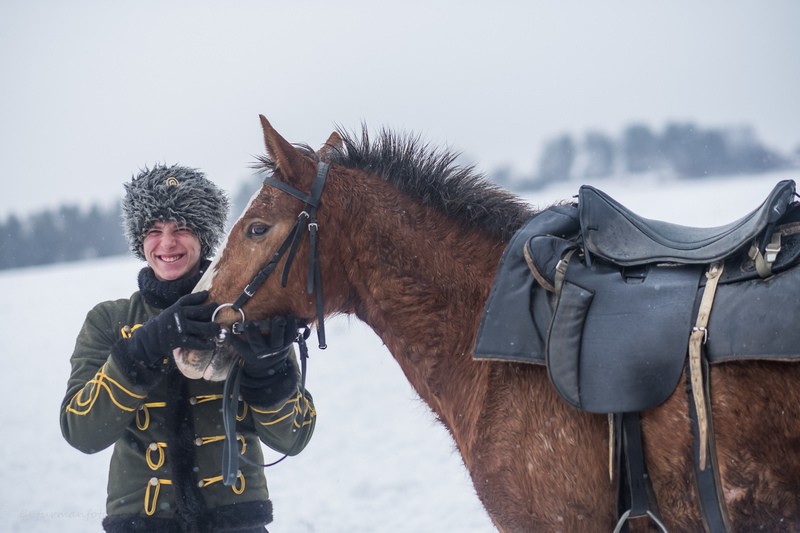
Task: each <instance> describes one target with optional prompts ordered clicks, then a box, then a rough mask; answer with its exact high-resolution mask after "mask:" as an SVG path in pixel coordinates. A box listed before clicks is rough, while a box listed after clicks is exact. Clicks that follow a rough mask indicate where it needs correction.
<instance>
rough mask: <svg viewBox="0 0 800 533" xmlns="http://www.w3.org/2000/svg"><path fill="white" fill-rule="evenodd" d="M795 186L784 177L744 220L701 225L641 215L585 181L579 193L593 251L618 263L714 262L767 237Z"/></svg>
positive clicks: (583, 225)
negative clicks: (675, 222)
mask: <svg viewBox="0 0 800 533" xmlns="http://www.w3.org/2000/svg"><path fill="white" fill-rule="evenodd" d="M794 191H795V182H794V181H793V180H784V181H781V182H779V183H778V184H777V185H776V186H775V187H774V188H773V190H772V192H771V193H770V195H769V196H768V197H767V199H766V200H764V202H762V204H761V205H760V206H759V207H758V208H756V209H755V210H753V211H752V212H750V213H749V214H747V215H746V216H744V217H742V218H740V219H739V220H736V221H734V222H731V223H730V224H726V225H724V226H719V227H713V228H695V227H689V226H682V225H679V224H672V223H669V222H662V221H658V220H651V219H647V218H644V217H641V216H639V215H637V214H635V213H633V212H632V211H630V210H629V209H627V208H626V207H625V206H623V205H622V204H620V203H619V202H617V201H616V200H614V199H613V198H611V197H610V196H608V195H607V194H606V193H604V192H602V191H600V190H598V189H595V188H594V187H591V186H588V185H584V186H582V187H581V188H580V190H579V193H578V205H579V211H580V220H581V231H582V234H583V239H584V243H585V247H586V249H587V251H588V253H590V254H594V255H596V256H598V257H602V258H604V259H606V260H608V261H611V262H613V263H616V264H618V265H639V264H645V263H651V262H675V263H683V264H709V263H712V262H715V261H719V260H722V259H724V258H726V257H729V256H731V255H733V254H735V253H736V252H738V251H741V250H742V249H743V248H746V247H748V246H749V245H750V244H751V243H752V242H753V241H754V239H756V238H757V237H759V236H761V235H762V234H763V232H764V230H765V229H766V228H767V227H768V226H770V225H771V224H774V223H775V222H777V220H778V219H779V218H781V216H783V214H784V213H786V211H787V209H788V207H789V205H790V203H791V202H792V200H793V197H794ZM768 237H769V236H767V238H768ZM758 244H759V245H761V244H762V243H760V242H759V243H758Z"/></svg>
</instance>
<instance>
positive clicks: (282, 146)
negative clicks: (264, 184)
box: [259, 115, 307, 181]
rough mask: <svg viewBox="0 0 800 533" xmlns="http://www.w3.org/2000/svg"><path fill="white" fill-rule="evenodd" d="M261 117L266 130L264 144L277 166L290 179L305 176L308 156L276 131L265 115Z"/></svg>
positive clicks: (262, 125) (293, 179)
mask: <svg viewBox="0 0 800 533" xmlns="http://www.w3.org/2000/svg"><path fill="white" fill-rule="evenodd" d="M259 118H260V119H261V127H262V129H263V130H264V144H265V145H266V147H267V153H268V154H269V155H270V157H272V160H273V161H275V166H276V168H277V169H278V170H280V171H281V174H282V175H283V176H284V177H285V178H286V179H288V180H289V181H296V180H298V179H299V178H301V177H302V176H303V171H304V169H305V166H306V164H307V160H306V158H305V157H304V156H303V155H302V154H300V153H299V152H298V151H297V150H295V148H294V146H292V145H291V144H290V143H289V141H287V140H286V139H284V138H283V137H281V136H280V134H279V133H278V132H277V131H275V128H273V127H272V124H270V123H269V121H268V120H267V118H266V117H265V116H264V115H259Z"/></svg>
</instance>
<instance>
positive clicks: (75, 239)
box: [0, 176, 262, 270]
mask: <svg viewBox="0 0 800 533" xmlns="http://www.w3.org/2000/svg"><path fill="white" fill-rule="evenodd" d="M261 179H262V178H259V177H257V176H253V177H251V178H250V179H248V180H247V181H246V182H243V184H242V185H241V187H240V189H239V191H238V192H237V193H236V194H234V195H232V197H231V203H232V207H231V213H232V214H233V215H235V216H238V215H239V213H241V212H242V210H243V209H244V207H245V205H246V204H247V201H248V200H249V199H250V196H251V194H252V193H253V192H254V191H255V190H257V189H258V187H259V185H260V180H261ZM234 220H235V219H234ZM126 253H128V242H127V240H126V239H125V236H124V234H123V228H122V218H121V211H120V205H119V202H117V203H116V204H115V205H113V206H111V207H106V208H103V207H100V206H98V205H93V206H92V207H90V208H89V209H80V208H79V207H77V206H74V205H65V206H61V207H59V208H57V209H47V210H43V211H38V212H35V213H32V214H31V215H29V216H26V217H22V218H21V217H18V216H16V215H13V214H12V215H10V216H7V217H6V218H5V219H0V270H4V269H9V268H20V267H27V266H35V265H46V264H50V263H62V262H66V261H78V260H83V259H91V258H95V257H108V256H113V255H122V254H126Z"/></svg>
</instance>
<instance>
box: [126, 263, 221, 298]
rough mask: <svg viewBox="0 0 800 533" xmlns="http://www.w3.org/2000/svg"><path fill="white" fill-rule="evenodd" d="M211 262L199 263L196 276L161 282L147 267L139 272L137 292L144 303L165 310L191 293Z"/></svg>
mask: <svg viewBox="0 0 800 533" xmlns="http://www.w3.org/2000/svg"><path fill="white" fill-rule="evenodd" d="M210 264H211V261H209V260H208V259H203V260H202V261H201V262H200V269H199V270H198V271H197V273H196V274H194V275H192V276H188V277H185V278H180V279H176V280H172V281H161V280H160V279H158V278H156V274H155V272H153V269H152V268H150V267H149V266H146V267H144V268H143V269H142V270H140V271H139V278H138V281H139V292H141V293H142V296H143V297H144V301H145V302H147V303H148V304H149V305H152V306H153V307H157V308H159V309H165V308H167V307H169V306H170V305H172V304H174V303H175V302H177V301H178V299H179V298H180V297H181V296H185V295H187V294H189V293H190V292H192V289H194V287H195V285H197V282H198V281H200V278H201V277H203V274H204V273H205V271H206V269H207V268H208V265H210Z"/></svg>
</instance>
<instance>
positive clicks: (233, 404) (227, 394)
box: [215, 161, 329, 486]
mask: <svg viewBox="0 0 800 533" xmlns="http://www.w3.org/2000/svg"><path fill="white" fill-rule="evenodd" d="M328 169H329V165H328V164H327V163H323V162H322V161H320V162H319V163H318V164H317V175H316V177H315V178H314V182H313V183H312V184H311V192H310V194H305V193H303V192H302V191H300V190H298V189H295V188H294V187H292V186H291V185H287V184H286V183H283V182H282V181H278V180H276V179H275V178H273V177H272V176H267V177H266V178H264V184H265V185H271V186H273V187H275V188H277V189H280V190H282V191H283V192H285V193H287V194H290V195H292V196H294V197H295V198H297V199H299V200H301V201H303V202H305V206H304V207H303V210H302V211H301V212H300V214H299V215H298V216H297V219H296V220H295V222H294V224H293V225H292V227H291V229H290V230H289V234H288V235H287V236H286V239H284V241H283V243H282V244H281V245H280V246H279V247H278V249H277V250H276V251H275V253H274V254H273V255H272V258H271V259H270V260H269V262H268V263H267V264H266V265H264V267H263V268H262V269H261V270H259V271H258V272H257V273H256V275H255V276H254V277H253V279H252V280H250V283H248V284H247V286H246V287H245V288H244V290H243V291H242V293H241V294H240V295H239V297H238V298H236V301H234V302H233V303H232V304H230V303H228V304H222V305H221V306H219V307H218V308H217V311H219V310H220V309H222V308H224V307H230V308H231V309H233V310H234V311H238V312H239V314H240V315H241V317H242V321H241V322H234V323H233V325H232V326H231V330H232V333H233V334H235V335H238V334H240V333H241V331H242V325H243V323H244V321H245V320H246V317H245V314H244V311H243V310H242V307H243V306H244V304H245V303H246V302H247V301H248V300H249V299H250V298H252V297H253V295H254V294H255V293H256V291H257V290H258V288H259V287H261V285H263V284H264V282H265V281H266V280H267V278H268V277H269V276H270V274H272V272H274V271H275V269H276V268H277V266H278V262H280V260H281V258H282V257H283V255H284V254H285V253H286V252H287V251H288V254H289V255H288V256H287V257H286V264H285V265H284V267H283V273H282V275H281V286H282V287H286V284H287V281H288V276H289V269H290V268H291V266H292V263H293V262H294V258H295V255H296V254H297V247H298V246H299V244H300V241H301V240H302V236H303V232H304V230H305V229H306V228H308V233H309V254H308V255H309V264H308V283H307V290H308V294H312V293H315V297H316V313H317V340H318V342H319V347H320V349H323V350H324V349H325V348H327V344H326V343H325V323H324V311H325V310H324V305H323V295H322V276H321V275H320V264H319V253H318V241H319V236H318V232H319V223H318V222H317V209H318V208H319V201H320V197H321V196H322V190H323V189H324V188H325V181H326V179H327V177H328ZM215 314H216V312H215ZM309 332H310V330H309V329H308V328H305V331H304V332H303V333H299V334H298V337H297V339H296V342H297V343H298V344H299V346H300V398H299V399H298V402H301V403H305V393H306V390H305V387H306V368H307V360H308V347H307V346H306V342H305V340H306V338H307V337H308V334H309ZM221 340H223V341H224V335H223V337H222V339H221ZM240 381H241V360H239V361H237V362H235V363H234V364H233V365H232V366H231V369H230V371H229V372H228V376H227V378H226V380H225V386H224V389H223V395H222V422H223V427H224V432H225V441H224V443H223V447H222V481H223V483H224V484H225V485H227V486H231V485H234V484H235V483H236V482H237V480H238V477H239V459H241V460H242V461H244V462H246V463H250V464H253V465H256V466H261V467H265V468H266V467H269V466H273V465H276V464H278V463H279V462H281V461H283V460H284V459H286V457H288V456H289V455H290V454H291V453H293V452H294V451H295V449H296V447H297V445H298V444H299V443H300V441H301V436H302V432H300V431H298V433H297V438H296V440H295V442H294V444H293V445H292V447H291V449H290V450H289V451H288V452H287V453H286V454H285V455H284V456H283V457H281V458H280V459H278V460H277V461H274V462H272V463H268V464H260V463H254V462H253V461H251V460H249V459H247V458H246V457H245V456H243V455H241V454H240V453H239V447H238V444H237V439H236V412H237V407H238V402H239V388H240ZM299 414H300V416H301V420H300V422H299V424H300V426H301V427H302V423H303V418H304V416H305V415H304V412H303V410H302V409H300V411H299ZM293 423H294V422H293Z"/></svg>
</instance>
